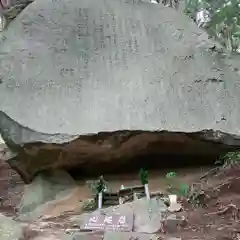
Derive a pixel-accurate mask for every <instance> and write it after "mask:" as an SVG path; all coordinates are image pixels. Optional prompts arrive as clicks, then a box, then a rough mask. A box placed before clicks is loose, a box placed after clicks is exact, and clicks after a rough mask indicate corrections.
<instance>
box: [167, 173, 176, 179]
mask: <svg viewBox="0 0 240 240" xmlns="http://www.w3.org/2000/svg"><path fill="white" fill-rule="evenodd" d="M176 176H177V173H175V172H169V173H167V174H166V178H167V179H170V178H175V177H176Z"/></svg>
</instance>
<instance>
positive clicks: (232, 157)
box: [215, 151, 240, 168]
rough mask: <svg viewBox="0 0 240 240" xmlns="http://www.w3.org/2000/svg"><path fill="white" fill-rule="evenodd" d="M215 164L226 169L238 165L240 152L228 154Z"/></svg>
mask: <svg viewBox="0 0 240 240" xmlns="http://www.w3.org/2000/svg"><path fill="white" fill-rule="evenodd" d="M215 163H216V164H221V165H222V167H224V168H226V167H232V166H234V165H238V164H239V163H240V151H234V152H228V153H227V154H225V155H223V156H221V157H220V158H219V159H218V160H217V161H216V162H215Z"/></svg>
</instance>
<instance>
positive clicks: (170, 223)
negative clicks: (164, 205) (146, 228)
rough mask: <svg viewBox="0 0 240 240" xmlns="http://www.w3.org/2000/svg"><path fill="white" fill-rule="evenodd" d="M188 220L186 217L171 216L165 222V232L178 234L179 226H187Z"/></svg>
mask: <svg viewBox="0 0 240 240" xmlns="http://www.w3.org/2000/svg"><path fill="white" fill-rule="evenodd" d="M186 224H187V220H186V218H185V217H184V216H181V217H178V216H177V215H176V214H171V215H169V216H168V217H167V218H166V219H165V221H164V224H163V225H164V230H165V232H167V233H174V232H177V230H178V227H179V226H186Z"/></svg>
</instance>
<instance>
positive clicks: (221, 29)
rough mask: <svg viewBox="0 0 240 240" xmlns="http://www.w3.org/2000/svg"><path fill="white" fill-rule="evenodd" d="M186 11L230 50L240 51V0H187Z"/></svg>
mask: <svg viewBox="0 0 240 240" xmlns="http://www.w3.org/2000/svg"><path fill="white" fill-rule="evenodd" d="M185 4H186V5H185V13H186V14H187V15H189V16H190V17H191V18H192V19H193V20H194V21H195V22H196V23H197V24H198V26H199V27H203V28H204V29H205V30H206V31H207V33H208V34H209V35H210V36H211V37H213V38H214V39H215V40H217V41H219V42H220V43H221V44H222V45H223V46H225V47H226V48H227V49H228V50H230V51H237V52H238V51H240V49H239V48H240V14H239V13H240V0H230V1H229V0H215V1H213V0H186V3H185Z"/></svg>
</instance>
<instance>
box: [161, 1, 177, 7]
mask: <svg viewBox="0 0 240 240" xmlns="http://www.w3.org/2000/svg"><path fill="white" fill-rule="evenodd" d="M158 2H161V3H162V4H163V5H165V6H168V7H171V8H176V9H177V8H178V7H179V0H161V1H160V0H158Z"/></svg>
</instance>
